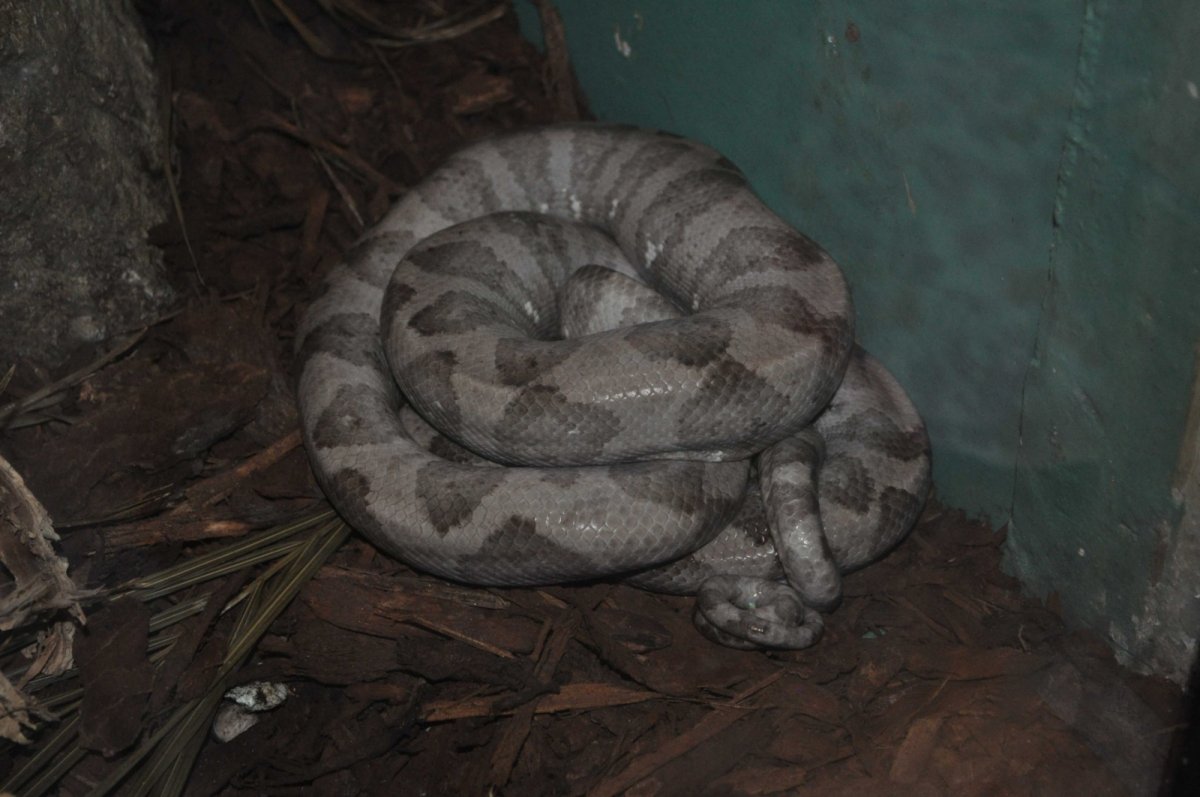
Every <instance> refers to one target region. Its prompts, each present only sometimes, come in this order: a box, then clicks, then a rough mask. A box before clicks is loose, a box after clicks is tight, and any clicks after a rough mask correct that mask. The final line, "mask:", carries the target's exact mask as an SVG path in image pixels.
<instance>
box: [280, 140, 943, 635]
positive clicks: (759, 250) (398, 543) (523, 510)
mask: <svg viewBox="0 0 1200 797" xmlns="http://www.w3.org/2000/svg"><path fill="white" fill-rule="evenodd" d="M297 338H298V340H297V359H298V368H299V383H298V399H299V404H300V413H301V420H302V426H303V431H304V435H305V442H306V446H307V449H308V452H309V456H310V459H311V461H312V464H313V468H314V471H315V473H316V475H317V478H318V481H319V483H320V484H321V486H322V488H323V489H324V491H325V492H326V494H327V495H328V497H329V498H330V500H331V501H332V503H333V504H334V506H335V507H336V508H337V509H338V511H339V512H340V513H341V514H342V516H343V517H344V518H345V519H346V520H347V521H348V522H349V523H350V524H351V525H352V526H354V527H355V528H356V529H357V530H359V531H360V532H361V533H363V534H364V535H365V536H366V537H367V538H369V539H370V540H371V541H372V542H374V543H375V544H376V545H377V546H379V547H380V548H382V549H383V550H385V551H386V552H388V553H390V554H392V555H394V556H396V557H397V558H399V559H401V560H402V561H404V562H406V563H408V564H410V565H412V566H413V567H416V568H418V569H420V570H423V571H426V572H429V573H433V574H436V575H438V576H442V577H445V578H447V579H452V580H455V581H458V582H464V583H471V584H480V585H502V586H519V585H537V584H552V583H562V582H570V581H580V580H591V579H601V578H610V577H621V578H625V579H628V580H629V581H631V582H632V583H634V584H636V585H638V586H642V587H645V588H648V589H654V590H660V591H667V592H678V593H695V594H697V596H698V598H697V608H696V613H695V619H696V622H697V625H698V626H699V627H700V629H701V630H702V631H704V632H705V633H706V634H707V635H709V636H710V637H712V638H713V639H715V640H717V641H719V642H722V643H724V644H728V645H733V646H741V647H757V646H766V647H784V648H788V647H791V648H798V647H805V646H807V645H810V644H812V642H813V641H814V640H815V639H816V638H817V636H818V635H819V633H820V630H821V627H822V620H821V617H820V614H819V612H818V611H817V610H819V609H828V608H831V607H832V606H834V605H835V604H836V603H837V602H838V600H839V599H840V595H841V573H843V572H845V571H848V570H851V569H854V568H857V567H861V566H862V565H864V564H867V563H868V562H870V561H872V560H874V559H877V558H879V557H880V556H882V555H883V554H884V553H886V552H887V551H888V550H889V549H890V548H892V547H893V546H894V545H895V544H896V543H897V542H898V541H899V540H900V539H901V538H902V537H903V536H904V535H905V534H906V533H907V531H908V529H909V528H910V527H911V525H912V524H913V522H914V521H915V518H916V516H917V514H918V513H919V511H920V509H921V507H922V505H923V503H924V500H925V497H926V494H927V492H928V489H929V479H930V477H929V443H928V438H927V435H926V432H925V427H924V424H923V423H922V421H921V418H920V416H919V415H918V413H917V411H916V409H915V408H914V407H913V405H912V403H911V401H910V400H909V399H908V397H907V395H906V394H905V392H904V391H903V389H902V388H901V387H900V386H899V384H897V382H896V380H895V379H894V378H893V377H892V376H891V374H889V373H888V371H887V370H886V369H885V368H884V367H883V366H882V365H881V364H880V363H879V361H877V360H876V359H874V358H873V357H871V356H870V355H869V354H867V353H866V352H865V351H864V350H863V349H861V348H860V347H859V346H857V344H855V342H854V322H853V307H852V303H851V299H850V294H849V289H848V287H847V285H846V282H845V280H844V278H843V276H842V274H841V271H840V269H839V268H838V266H837V265H836V263H834V261H833V260H832V259H831V258H830V257H829V255H828V254H826V253H825V252H824V251H823V250H822V249H821V248H820V247H819V246H818V245H817V244H815V243H814V242H813V241H811V240H810V239H808V238H807V237H805V236H804V235H802V234H800V233H799V232H797V231H796V230H794V229H792V228H791V227H790V226H789V225H788V224H786V223H785V222H784V221H782V220H781V219H780V218H778V217H777V216H776V215H775V214H774V213H772V212H771V211H770V210H769V209H768V208H767V207H766V206H765V205H764V204H762V202H761V201H760V200H758V199H757V197H756V196H755V194H754V193H753V191H752V190H751V188H750V187H749V185H748V184H747V182H746V180H745V178H744V177H743V176H742V174H741V173H740V172H739V171H738V170H737V169H736V167H734V166H733V164H731V163H730V162H729V161H728V160H726V159H725V158H723V157H722V156H721V155H720V154H718V153H716V152H715V151H713V150H712V149H710V148H708V147H706V146H703V145H701V144H698V143H695V142H692V141H688V140H686V139H683V138H680V137H678V136H674V135H671V134H666V133H661V132H657V131H649V130H642V129H637V128H629V127H619V126H612V125H601V124H593V123H577V124H569V125H557V126H551V127H543V128H535V129H532V130H526V131H521V132H516V133H511V134H507V135H502V136H498V137H495V138H491V139H487V140H484V141H480V142H477V143H474V144H472V145H470V146H468V147H466V148H465V149H462V150H460V151H459V152H458V153H456V154H454V155H453V156H451V157H450V158H449V159H448V160H447V161H446V162H445V163H443V164H442V165H441V166H440V167H438V168H437V169H435V170H434V171H433V172H432V173H431V174H429V175H428V176H427V177H426V178H425V179H424V180H423V181H422V182H421V183H420V184H419V185H417V186H416V187H414V188H413V189H412V190H411V191H409V192H408V193H407V194H406V195H405V196H404V197H402V198H401V199H400V200H399V201H398V202H397V204H396V205H395V206H394V207H393V208H392V209H391V211H389V213H388V214H387V215H386V216H385V217H384V218H383V219H382V220H381V221H380V222H379V223H378V224H377V225H376V226H375V227H373V228H372V229H371V230H369V231H368V232H367V233H366V234H365V235H364V236H363V238H362V239H361V240H360V241H359V242H358V243H357V244H356V245H355V246H354V247H353V248H352V250H351V251H350V252H349V253H348V254H347V257H346V258H345V260H344V262H343V263H341V264H340V265H339V266H337V267H336V268H334V269H333V270H332V272H331V273H330V274H329V275H328V277H327V278H326V280H325V282H324V285H323V292H322V293H321V295H320V296H319V297H318V298H316V299H315V300H314V301H313V303H312V304H311V305H310V307H309V309H308V311H307V313H306V314H305V317H304V319H303V320H302V322H301V325H300V329H299V331H298V335H297Z"/></svg>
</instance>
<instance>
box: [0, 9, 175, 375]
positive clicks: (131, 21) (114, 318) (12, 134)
mask: <svg viewBox="0 0 1200 797" xmlns="http://www.w3.org/2000/svg"><path fill="white" fill-rule="evenodd" d="M156 97H157V92H156V91H155V82H154V75H153V72H152V70H151V65H150V53H149V49H148V47H147V45H146V42H145V40H144V38H143V35H142V30H141V27H140V24H139V23H138V21H137V17H136V15H135V14H134V11H133V9H132V6H131V3H129V2H127V0H57V2H54V3H46V2H44V0H0V372H2V371H3V370H6V369H7V366H8V364H9V363H11V362H13V361H14V360H15V359H17V358H23V359H29V360H33V361H36V362H40V363H43V364H46V365H53V364H56V363H58V362H60V361H61V360H62V359H63V358H64V357H65V356H66V355H67V354H68V353H69V352H70V351H71V350H72V349H73V348H75V347H76V346H78V345H80V344H81V343H91V342H97V341H101V340H104V339H106V338H108V337H111V336H113V335H115V334H118V333H120V332H122V331H123V330H126V329H130V328H133V327H136V326H139V325H141V324H142V323H143V322H145V321H147V320H149V319H150V318H153V317H154V316H156V315H158V314H159V313H160V312H161V311H162V309H163V308H164V307H165V306H166V305H167V304H168V303H169V302H170V301H171V299H172V298H173V293H172V290H171V288H170V286H169V285H168V283H167V281H166V278H165V274H164V272H163V268H162V262H161V255H160V253H159V252H158V250H156V249H154V248H153V247H151V246H150V245H149V244H148V243H147V241H146V230H147V229H149V228H150V227H152V226H153V225H155V224H157V223H158V222H160V221H161V220H162V219H163V218H164V217H165V212H166V209H167V208H168V207H169V204H168V201H169V200H168V195H167V192H166V190H165V181H164V180H163V178H162V163H163V158H162V154H163V151H164V146H163V142H164V138H163V133H162V130H161V128H160V125H159V120H158V115H157V112H156V99H155V98H156Z"/></svg>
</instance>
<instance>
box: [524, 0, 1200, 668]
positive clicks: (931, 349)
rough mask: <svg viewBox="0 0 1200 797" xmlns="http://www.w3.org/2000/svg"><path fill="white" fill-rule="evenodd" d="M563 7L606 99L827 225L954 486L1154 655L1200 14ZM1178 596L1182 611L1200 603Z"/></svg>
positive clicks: (1159, 10)
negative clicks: (703, 146)
mask: <svg viewBox="0 0 1200 797" xmlns="http://www.w3.org/2000/svg"><path fill="white" fill-rule="evenodd" d="M558 7H559V9H560V11H561V13H562V15H563V18H564V20H565V23H566V27H567V35H568V45H569V47H570V50H571V56H572V60H573V63H574V65H575V68H576V71H577V73H578V75H579V78H580V81H581V83H582V84H583V87H584V90H585V92H586V94H587V97H588V100H589V102H590V105H591V108H592V110H593V111H594V112H595V114H596V115H597V116H598V117H599V118H601V119H611V120H619V121H626V122H633V123H637V124H643V125H648V126H655V127H662V128H666V129H670V130H673V131H676V132H679V133H683V134H686V135H688V136H691V137H693V138H697V139H700V140H702V141H705V142H708V143H709V144H712V145H713V146H715V147H717V148H718V149H720V150H721V151H722V152H724V153H725V154H726V155H728V156H729V157H730V158H731V159H733V160H734V161H735V162H736V163H738V165H739V166H741V167H742V169H743V170H744V171H745V172H746V173H747V175H748V176H749V177H750V180H751V182H752V183H753V185H754V186H755V189H756V190H757V191H758V192H759V193H760V194H761V195H762V197H763V198H764V200H766V201H767V203H768V204H770V205H771V206H772V207H773V208H775V209H776V210H777V211H778V212H779V213H780V214H781V215H783V216H784V217H785V218H787V219H789V220H790V221H792V222H793V223H794V224H795V225H796V226H797V227H798V228H800V229H802V230H804V231H805V232H806V233H808V234H809V235H811V236H812V237H814V238H815V239H816V240H818V241H820V242H821V244H822V245H823V246H825V248H826V249H828V250H829V251H830V252H831V253H832V254H833V256H834V257H835V258H836V259H837V260H838V262H839V263H840V264H841V265H842V267H843V269H844V270H845V272H846V274H847V276H848V278H849V280H850V283H851V285H852V287H853V290H854V296H855V302H856V306H857V309H858V329H859V337H860V340H862V342H863V343H864V344H865V345H866V346H867V347H868V348H869V349H871V350H872V351H874V352H875V353H877V354H878V355H879V356H880V357H881V358H882V359H883V360H884V361H885V362H886V363H887V364H888V365H889V367H891V369H892V370H893V371H894V372H895V373H896V374H897V376H898V377H899V378H900V379H901V381H902V382H903V383H904V384H905V386H906V387H907V388H908V389H909V391H910V393H911V394H912V396H913V398H914V400H915V401H916V402H917V404H918V406H919V407H920V409H921V411H922V413H923V414H924V416H925V418H926V420H927V422H928V424H929V428H930V433H931V436H932V439H933V444H934V475H935V480H936V484H937V489H938V491H939V494H940V495H941V497H942V498H943V499H944V500H946V501H948V502H949V503H952V504H956V505H959V506H962V507H964V508H967V509H968V510H970V511H973V512H976V513H979V514H985V515H987V516H989V517H990V518H991V520H992V521H993V522H995V523H997V524H1001V523H1009V522H1010V523H1011V528H1010V535H1009V564H1010V566H1011V567H1012V568H1013V569H1014V570H1015V571H1016V572H1017V573H1018V574H1019V575H1021V576H1022V578H1023V579H1024V580H1025V582H1026V583H1027V584H1028V585H1029V586H1030V587H1031V588H1032V589H1033V590H1034V591H1036V592H1037V593H1039V594H1042V595H1045V594H1047V593H1048V592H1050V591H1052V590H1054V591H1058V592H1059V593H1060V595H1061V596H1062V598H1063V603H1064V606H1065V608H1066V609H1067V611H1068V613H1069V614H1071V615H1072V616H1073V617H1075V618H1076V619H1078V620H1080V621H1082V622H1085V623H1087V624H1089V625H1093V626H1095V627H1100V628H1104V629H1105V630H1107V631H1109V632H1110V633H1111V634H1112V636H1113V638H1114V640H1115V641H1116V642H1117V643H1118V644H1119V645H1122V646H1124V647H1125V648H1126V650H1125V651H1124V652H1127V653H1130V654H1131V655H1133V656H1134V657H1135V658H1136V657H1141V658H1143V659H1145V658H1146V655H1143V654H1144V653H1145V651H1144V650H1143V649H1144V648H1146V647H1147V646H1148V645H1149V646H1153V643H1152V642H1151V641H1148V637H1151V636H1154V635H1155V633H1157V632H1154V633H1149V632H1146V631H1145V629H1146V628H1148V627H1152V626H1155V623H1157V622H1159V620H1161V619H1162V617H1165V616H1166V615H1167V614H1170V613H1171V612H1167V611H1165V610H1164V609H1163V603H1164V600H1159V601H1158V603H1154V602H1153V601H1148V596H1150V595H1152V594H1153V595H1157V596H1158V598H1162V595H1161V593H1162V590H1163V585H1162V584H1160V583H1158V581H1156V579H1159V580H1161V578H1162V577H1163V576H1161V574H1162V573H1163V572H1168V571H1169V570H1170V568H1167V569H1166V570H1164V568H1163V567H1162V566H1161V564H1162V563H1161V559H1162V557H1163V555H1164V554H1163V551H1164V550H1171V551H1175V550H1177V549H1180V550H1181V549H1182V548H1186V547H1187V546H1182V548H1181V547H1180V546H1179V545H1178V538H1179V536H1180V535H1181V534H1184V533H1191V532H1189V531H1188V530H1187V529H1188V528H1190V527H1187V526H1186V524H1182V521H1181V518H1182V516H1183V514H1184V512H1183V509H1184V507H1183V499H1182V498H1181V495H1182V493H1181V492H1180V491H1179V490H1176V491H1175V492H1172V480H1175V483H1176V487H1178V480H1179V474H1178V473H1176V472H1175V470H1174V469H1175V467H1176V461H1177V459H1178V456H1179V448H1180V437H1181V433H1182V429H1183V424H1184V417H1185V414H1186V411H1187V407H1188V396H1189V384H1190V380H1191V378H1192V364H1191V362H1192V355H1191V351H1192V347H1193V345H1194V343H1195V341H1196V339H1197V337H1198V336H1200V324H1198V321H1200V313H1197V312H1196V309H1195V300H1196V296H1197V288H1200V274H1198V271H1197V268H1198V264H1200V255H1198V254H1197V253H1198V252H1200V237H1198V231H1200V226H1198V225H1197V219H1200V213H1198V212H1197V211H1200V207H1198V206H1197V196H1198V195H1200V158H1197V156H1196V155H1197V145H1196V141H1197V140H1200V139H1198V137H1197V131H1198V129H1200V125H1198V124H1197V113H1198V112H1200V101H1198V96H1197V95H1200V91H1197V90H1196V84H1197V83H1198V82H1200V60H1198V58H1200V56H1197V55H1196V53H1198V52H1200V48H1197V47H1196V46H1195V45H1194V42H1196V41H1200V29H1198V26H1200V4H1194V3H1189V2H1186V0H1164V2H1153V0H1143V1H1142V2H1128V3H1118V2H1115V1H1114V2H1104V1H1103V0H1091V1H1089V0H1061V1H1060V2H1049V3H1047V2H1037V1H1036V0H1010V2H1003V3H1000V2H993V3H978V2H967V0H953V1H952V0H942V1H941V2H931V1H929V0H891V1H890V2H869V1H868V0H857V1H855V0H848V1H846V2H837V3H832V2H766V1H765V0H760V1H759V2H741V3H734V2H715V1H713V2H692V3H680V2H668V1H667V0H640V1H635V0H612V1H611V2H604V3H599V2H591V1H589V0H559V1H558ZM518 10H519V11H522V13H523V20H524V22H525V23H526V24H527V25H528V26H529V29H530V33H531V36H533V37H535V38H536V36H537V33H536V22H535V20H534V19H533V16H534V15H533V14H532V13H531V12H530V8H529V7H528V6H525V5H524V4H523V3H522V4H518ZM1187 444H1188V445H1200V444H1197V443H1195V441H1191V442H1189V443H1187ZM1198 493H1200V491H1198ZM1193 514H1194V515H1195V514H1200V513H1193ZM1081 550H1082V551H1083V554H1082V555H1080V551H1081ZM1156 557H1157V558H1156ZM1156 563H1157V564H1156ZM1196 564H1197V566H1200V558H1198V559H1197V563H1196ZM1187 570H1188V568H1180V569H1179V572H1181V573H1183V572H1186V571H1187ZM1156 574H1157V575H1156ZM1168 592H1170V590H1168ZM1184 592H1187V593H1188V595H1189V596H1190V595H1191V592H1190V591H1189V590H1185V589H1184V588H1183V586H1182V585H1179V584H1176V585H1175V589H1174V592H1172V593H1171V594H1173V595H1176V593H1177V595H1176V597H1177V599H1176V600H1173V601H1171V600H1165V603H1170V604H1171V605H1172V607H1173V611H1174V610H1178V611H1175V612H1174V615H1175V619H1174V620H1173V621H1172V622H1175V623H1176V624H1178V623H1179V622H1182V620H1181V619H1180V618H1181V617H1192V614H1191V613H1192V612H1195V619H1196V620H1197V621H1200V609H1198V608H1197V607H1196V605H1195V603H1196V601H1195V598H1194V597H1188V598H1186V599H1185V598H1184V597H1180V596H1182V595H1183V593H1184ZM1188 600H1190V601H1191V603H1187V601H1188ZM1151 603H1154V605H1153V606H1152V605H1151ZM1181 612H1182V614H1181ZM1160 615H1161V616H1160ZM1198 624H1200V622H1198ZM1139 628H1140V629H1142V630H1141V631H1139V630H1138V629H1139ZM1193 631H1194V629H1193ZM1188 633H1191V632H1188ZM1177 636H1179V640H1178V642H1179V644H1178V647H1180V649H1181V650H1182V649H1185V648H1188V639H1190V637H1187V634H1186V633H1184V632H1183V631H1182V630H1180V631H1179V634H1178V635H1177ZM1185 637H1186V638H1185ZM1193 644H1194V643H1193Z"/></svg>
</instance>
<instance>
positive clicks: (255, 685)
mask: <svg viewBox="0 0 1200 797" xmlns="http://www.w3.org/2000/svg"><path fill="white" fill-rule="evenodd" d="M289 694H291V692H290V691H289V690H288V687H287V684H281V683H278V682H274V681H251V682H250V683H248V684H242V685H241V686H235V687H233V688H232V689H230V690H229V691H228V692H226V693H225V699H226V700H232V701H233V702H234V703H237V704H238V705H239V706H241V707H242V708H244V709H246V710H247V711H270V710H271V709H273V708H278V707H279V706H281V705H283V701H285V700H287V699H288V695H289Z"/></svg>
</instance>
